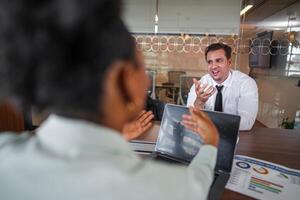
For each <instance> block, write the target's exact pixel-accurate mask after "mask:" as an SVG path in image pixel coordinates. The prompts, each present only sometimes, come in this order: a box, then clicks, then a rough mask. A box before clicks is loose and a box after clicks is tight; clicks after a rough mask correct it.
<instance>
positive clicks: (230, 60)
mask: <svg viewBox="0 0 300 200" xmlns="http://www.w3.org/2000/svg"><path fill="white" fill-rule="evenodd" d="M231 63H232V59H231V58H229V59H228V65H229V66H231Z"/></svg>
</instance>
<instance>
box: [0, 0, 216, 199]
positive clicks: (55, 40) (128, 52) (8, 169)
mask: <svg viewBox="0 0 300 200" xmlns="http://www.w3.org/2000/svg"><path fill="white" fill-rule="evenodd" d="M0 19H1V20H0V44H1V45H0V53H1V59H0V61H1V63H0V76H1V77H0V81H1V83H0V87H1V90H0V91H1V96H2V97H6V96H10V97H11V98H13V99H14V102H21V104H23V105H33V106H34V107H35V108H38V109H39V110H40V111H45V112H48V113H51V115H50V116H49V117H48V119H47V120H46V121H45V122H43V124H42V125H41V126H40V127H39V128H38V129H37V130H36V134H35V135H31V134H29V133H26V132H25V133H22V134H20V135H14V134H11V133H10V134H9V133H4V134H1V135H0V177H1V178H0V199H9V200H14V199H30V200H34V199H63V200H66V199H73V200H74V199H89V200H90V199H132V200H134V199H172V200H174V199H205V198H206V196H207V193H208V190H209V187H210V184H211V182H212V179H213V170H214V166H215V162H216V153H217V148H216V147H217V145H218V138H219V137H218V134H217V130H216V128H215V126H214V125H213V123H212V122H211V121H210V120H209V118H208V117H207V116H206V115H205V114H204V113H202V112H200V111H196V110H191V112H192V115H191V116H185V117H184V119H185V120H184V121H183V124H185V125H186V127H188V128H191V129H192V130H194V131H195V132H197V133H198V134H200V135H201V136H202V137H203V140H204V142H206V144H207V145H204V146H203V147H202V148H201V149H200V151H199V153H198V154H197V155H196V157H195V158H194V160H193V161H192V162H191V164H190V165H189V166H188V167H186V168H185V167H179V166H168V165H164V164H160V163H154V162H148V161H145V160H142V159H141V158H139V157H138V156H137V155H135V154H134V152H132V151H131V149H130V147H129V145H128V143H127V142H126V140H125V139H124V137H123V135H122V133H121V131H122V128H123V127H124V125H125V124H126V123H128V122H130V121H132V120H134V119H136V118H137V116H138V114H139V113H140V112H141V110H142V109H143V108H144V102H145V100H146V96H145V91H146V89H147V88H148V84H149V81H148V79H147V75H146V74H145V69H144V63H143V58H142V55H141V54H140V53H139V52H137V51H136V49H135V44H134V42H133V40H132V37H131V36H130V34H129V32H128V31H127V29H126V27H125V26H124V24H123V22H122V20H121V18H120V2H119V1H117V0H89V1H83V0H82V1H81V0H16V1H8V0H4V1H1V2H0ZM145 80H146V81H145ZM170 188H172V191H170Z"/></svg>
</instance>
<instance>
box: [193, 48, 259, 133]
mask: <svg viewBox="0 0 300 200" xmlns="http://www.w3.org/2000/svg"><path fill="white" fill-rule="evenodd" d="M205 59H206V61H207V64H208V66H207V68H208V74H206V75H205V76H203V77H202V78H201V79H200V80H199V81H197V80H194V85H193V86H192V87H191V89H190V92H189V96H188V100H187V106H194V107H197V108H200V109H208V110H215V111H220V112H225V113H230V114H235V115H240V116H241V122H240V130H250V129H251V128H252V126H253V124H254V122H255V119H256V115H257V111H258V89H257V85H256V82H255V81H254V80H253V79H252V78H251V77H249V76H248V75H246V74H244V73H242V72H240V71H236V70H232V69H231V68H230V65H231V62H232V61H231V47H229V46H228V45H225V44H223V43H214V44H211V45H210V46H208V47H207V48H206V50H205Z"/></svg>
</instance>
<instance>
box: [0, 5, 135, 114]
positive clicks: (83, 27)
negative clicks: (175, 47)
mask: <svg viewBox="0 0 300 200" xmlns="http://www.w3.org/2000/svg"><path fill="white" fill-rule="evenodd" d="M120 3H121V2H120V1H119V0H15V1H11V0H3V1H1V2H0V56H1V57H0V89H1V90H0V91H2V92H0V93H2V95H10V96H14V97H17V99H19V100H21V101H22V102H25V103H26V105H33V106H35V107H36V108H38V109H40V110H43V109H45V108H47V109H49V110H52V111H59V112H68V111H74V112H86V113H95V112H96V110H97V108H98V102H99V100H101V98H102V97H101V95H102V93H103V84H104V82H103V81H104V78H105V73H106V72H107V70H108V68H109V66H110V65H111V64H112V63H113V62H115V61H117V60H130V61H134V59H135V52H134V48H135V44H134V41H133V39H132V37H131V36H130V34H129V32H128V30H127V28H126V27H125V25H124V23H123V22H122V20H121V17H120V15H121V14H120ZM1 87H2V88H1ZM4 91H5V92H6V93H5V94H3V92H4ZM0 95H1V94H0Z"/></svg>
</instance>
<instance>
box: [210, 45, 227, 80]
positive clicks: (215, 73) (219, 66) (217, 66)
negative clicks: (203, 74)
mask: <svg viewBox="0 0 300 200" xmlns="http://www.w3.org/2000/svg"><path fill="white" fill-rule="evenodd" d="M206 61H207V64H208V73H209V74H210V76H211V77H212V78H213V79H214V80H215V81H216V82H217V83H219V84H221V83H223V82H224V81H225V80H226V78H227V77H228V75H229V71H230V65H231V59H227V57H226V56H225V51H224V50H223V49H218V50H215V51H209V52H208V53H207V58H206Z"/></svg>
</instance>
